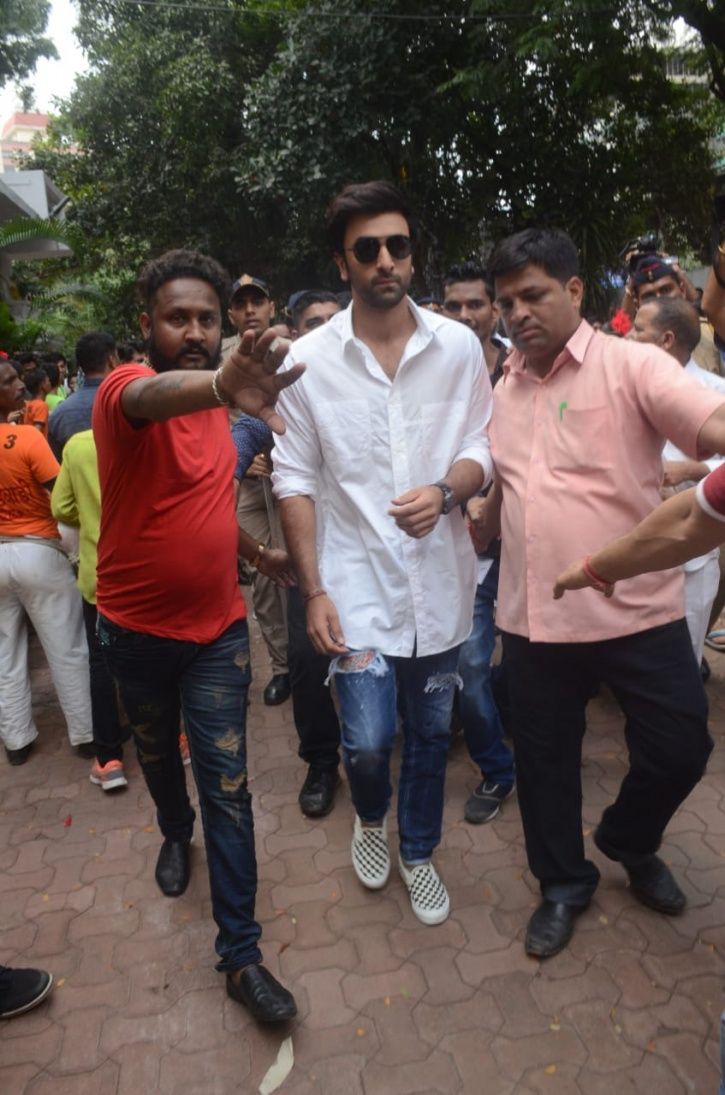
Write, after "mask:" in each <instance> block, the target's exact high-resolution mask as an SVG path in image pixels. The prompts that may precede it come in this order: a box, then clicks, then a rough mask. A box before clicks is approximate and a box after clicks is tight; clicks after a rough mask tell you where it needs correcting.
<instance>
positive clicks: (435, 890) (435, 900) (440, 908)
mask: <svg viewBox="0 0 725 1095" xmlns="http://www.w3.org/2000/svg"><path fill="white" fill-rule="evenodd" d="M398 866H399V868H400V876H401V878H402V879H403V882H404V883H405V885H406V886H407V887H408V893H409V894H410V907H411V909H412V910H413V912H414V913H415V915H416V916H417V917H418V919H419V920H420V922H421V923H422V924H442V923H443V921H444V920H446V919H447V917H448V913H449V912H450V911H451V903H450V901H449V899H448V891H447V890H446V888H445V886H444V885H443V882H442V881H441V878H440V875H439V874H438V871H437V870H436V869H435V867H434V866H433V864H432V863H421V864H420V865H419V866H417V867H411V869H410V870H408V868H407V867H406V866H405V864H404V863H403V861H402V859H399V860H398Z"/></svg>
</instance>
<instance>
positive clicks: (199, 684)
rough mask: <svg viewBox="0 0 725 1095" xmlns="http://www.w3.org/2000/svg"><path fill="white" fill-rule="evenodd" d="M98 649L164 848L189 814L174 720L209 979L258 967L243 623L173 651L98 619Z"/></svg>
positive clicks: (171, 645)
mask: <svg viewBox="0 0 725 1095" xmlns="http://www.w3.org/2000/svg"><path fill="white" fill-rule="evenodd" d="M98 641H99V643H100V646H101V648H102V650H103V652H104V654H105V656H106V660H107V662H108V666H109V668H110V670H111V673H112V675H113V677H114V678H115V680H116V682H117V684H118V688H119V692H120V695H121V700H122V702H123V706H124V708H125V710H126V714H127V716H128V720H129V722H130V724H131V727H132V729H133V734H134V738H135V741H136V749H137V752H138V758H139V762H140V764H141V768H142V770H143V774H144V778H145V780H146V785H147V786H148V789H149V792H150V794H151V797H152V798H153V800H154V803H155V805H156V813H157V818H158V823H159V828H160V829H161V832H162V833H163V835H164V836H165V837H167V838H168V839H169V840H175V841H183V840H189V839H190V838H191V833H192V829H193V826H194V817H195V814H194V810H193V808H192V806H191V803H190V801H189V796H188V794H187V791H186V779H185V776H184V768H183V765H182V762H181V755H180V753H179V715H180V713H181V712H183V715H184V723H185V729H186V733H187V737H188V739H189V747H190V752H191V764H192V768H193V772H194V779H195V780H196V785H197V787H198V789H199V806H200V808H201V816H202V822H203V826H204V841H205V844H206V855H207V864H208V869H209V888H210V890H211V900H212V911H213V914H214V920H215V921H216V924H217V927H218V929H219V933H218V935H217V939H216V950H217V954H218V955H219V963H218V964H217V969H218V970H235V969H239V968H240V967H241V966H246V965H248V964H249V963H252V962H258V961H259V960H260V958H261V954H260V951H259V947H258V945H257V944H258V942H259V937H260V935H261V934H262V929H261V928H260V926H259V924H258V923H257V921H256V920H255V919H254V901H255V896H256V892H257V859H256V855H255V851H254V824H253V821H252V800H251V795H250V794H249V791H248V790H247V748H246V721H247V691H248V689H249V683H250V681H251V670H250V663H249V634H248V631H247V624H246V621H245V620H239V621H237V622H236V623H233V624H232V625H231V627H228V628H227V630H226V631H225V632H223V634H221V635H220V636H219V638H218V639H215V640H214V641H213V642H211V643H193V642H182V641H180V640H178V639H164V638H160V637H159V636H157V635H145V634H142V633H141V632H138V631H129V630H128V629H126V628H123V627H118V626H117V625H116V624H114V623H111V621H110V620H107V619H105V617H103V616H101V615H100V614H99V616H98Z"/></svg>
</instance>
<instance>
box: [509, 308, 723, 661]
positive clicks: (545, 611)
mask: <svg viewBox="0 0 725 1095" xmlns="http://www.w3.org/2000/svg"><path fill="white" fill-rule="evenodd" d="M722 403H723V397H722V395H720V394H719V393H718V392H715V391H712V390H710V389H706V388H702V387H700V386H699V385H698V384H697V383H696V382H694V381H693V380H692V379H691V378H690V377H688V376H687V374H686V373H685V371H684V370H683V369H682V367H681V366H680V365H679V364H678V362H677V361H676V360H675V359H674V358H673V357H671V356H670V355H669V354H667V353H665V352H664V351H663V350H660V349H658V348H657V347H655V346H650V345H645V344H642V343H636V342H630V341H628V340H624V339H619V338H614V337H612V336H610V335H604V334H601V333H599V332H595V331H594V330H593V329H592V328H591V327H590V326H589V324H588V323H586V322H585V321H582V323H581V324H580V326H579V327H578V328H577V330H576V331H575V332H574V334H573V335H572V337H571V338H570V340H569V342H568V343H567V345H566V347H565V348H564V350H563V351H562V352H561V354H560V355H559V357H558V358H557V359H556V361H555V362H554V365H553V367H552V369H551V371H550V372H549V373H548V374H547V375H546V376H545V377H544V378H543V379H540V378H538V377H536V376H535V375H534V374H533V373H530V372H527V371H526V369H525V359H524V357H523V355H522V354H520V353H518V352H516V351H514V352H513V353H512V354H511V355H510V356H509V358H508V359H507V362H506V366H505V372H504V377H503V379H502V380H501V381H500V382H499V384H498V385H497V386H496V389H495V391H494V411H493V417H492V421H491V427H490V438H491V450H492V453H493V458H494V462H495V465H496V475H497V478H498V479H499V480H500V482H501V485H502V488H503V510H502V531H501V538H502V559H501V577H500V581H499V592H498V609H497V623H498V625H499V627H501V628H502V630H504V631H510V632H513V633H514V634H516V635H523V636H526V637H528V638H529V639H531V641H532V642H550V643H555V642H594V641H599V640H604V639H614V638H618V637H620V636H622V635H631V634H635V633H636V632H638V631H644V630H646V629H648V628H651V627H656V626H658V625H660V624H664V623H669V622H670V621H672V620H677V619H679V618H680V617H682V616H683V615H684V605H683V596H682V588H683V585H682V574H681V571H680V570H679V568H677V569H674V570H668V571H660V572H658V573H655V574H642V575H640V576H639V577H637V578H631V579H628V580H627V581H623V582H618V583H617V585H616V587H615V593H614V596H613V597H612V598H611V600H605V599H604V598H603V597H602V596H601V594H599V593H597V592H596V591H595V590H592V589H585V590H582V591H581V592H580V593H577V595H576V597H564V598H562V599H561V600H559V601H554V600H553V598H552V587H553V585H554V581H555V579H556V578H557V576H558V575H559V574H560V573H561V571H562V570H564V569H565V568H566V567H567V566H568V565H569V564H570V563H571V562H573V561H574V560H575V559H578V558H580V557H581V556H582V555H587V554H589V553H591V552H595V551H596V550H597V549H599V548H601V547H602V546H603V545H604V544H606V543H608V542H609V541H610V540H612V539H614V538H615V537H617V536H621V535H623V534H624V533H626V532H629V530H630V529H631V528H632V526H633V525H635V524H637V523H638V522H639V521H641V520H642V518H643V517H645V516H646V515H647V514H648V513H649V512H650V511H651V510H652V509H654V507H655V506H657V505H658V504H659V502H660V501H661V499H660V493H659V491H660V485H661V482H662V447H663V439H664V438H669V439H670V440H671V441H673V442H674V443H675V444H676V445H677V447H678V448H680V449H682V451H683V452H685V453H688V454H690V455H692V456H693V457H695V456H699V455H700V454H699V453H698V450H697V437H698V433H699V431H700V429H701V427H702V426H703V424H704V423H705V422H706V420H707V419H708V418H709V417H710V415H711V414H712V413H713V412H714V411H716V410H717V409H718V407H720V406H721V405H722Z"/></svg>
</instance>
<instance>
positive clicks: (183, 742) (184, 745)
mask: <svg viewBox="0 0 725 1095" xmlns="http://www.w3.org/2000/svg"><path fill="white" fill-rule="evenodd" d="M179 752H180V753H181V763H182V764H191V753H190V752H189V739H188V738H187V736H186V734H185V733H184V732H183V730H182V732H181V733H180V734H179Z"/></svg>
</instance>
